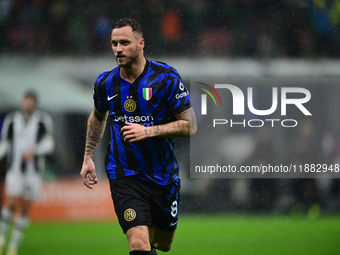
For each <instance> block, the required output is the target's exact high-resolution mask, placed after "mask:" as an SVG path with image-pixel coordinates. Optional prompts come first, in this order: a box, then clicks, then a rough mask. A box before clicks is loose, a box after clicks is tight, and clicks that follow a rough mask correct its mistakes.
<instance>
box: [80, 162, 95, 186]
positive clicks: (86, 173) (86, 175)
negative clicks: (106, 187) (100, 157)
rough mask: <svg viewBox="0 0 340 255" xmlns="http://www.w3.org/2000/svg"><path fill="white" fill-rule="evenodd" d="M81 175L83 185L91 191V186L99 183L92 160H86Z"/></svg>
mask: <svg viewBox="0 0 340 255" xmlns="http://www.w3.org/2000/svg"><path fill="white" fill-rule="evenodd" d="M80 175H81V178H82V180H83V184H84V185H85V186H86V187H88V188H89V189H92V187H91V186H93V185H95V184H97V183H98V179H97V175H96V168H95V165H94V162H93V161H92V159H85V160H84V162H83V166H82V168H81V171H80Z"/></svg>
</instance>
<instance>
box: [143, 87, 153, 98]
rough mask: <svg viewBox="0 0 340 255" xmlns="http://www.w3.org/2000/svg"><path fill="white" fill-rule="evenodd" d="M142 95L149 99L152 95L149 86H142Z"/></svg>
mask: <svg viewBox="0 0 340 255" xmlns="http://www.w3.org/2000/svg"><path fill="white" fill-rule="evenodd" d="M143 97H144V99H145V100H150V98H151V97H152V89H151V88H143Z"/></svg>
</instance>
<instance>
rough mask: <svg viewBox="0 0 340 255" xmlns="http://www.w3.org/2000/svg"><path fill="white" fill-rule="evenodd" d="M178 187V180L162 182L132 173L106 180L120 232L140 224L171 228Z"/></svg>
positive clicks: (173, 226) (175, 220)
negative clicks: (108, 182) (170, 182)
mask: <svg viewBox="0 0 340 255" xmlns="http://www.w3.org/2000/svg"><path fill="white" fill-rule="evenodd" d="M180 187H181V185H180V180H178V181H177V182H174V183H173V184H170V185H165V186H163V185H158V184H156V183H154V182H152V181H147V180H142V179H140V178H138V177H136V176H129V177H123V178H119V179H115V180H110V189H111V197H112V200H113V204H114V207H115V211H116V214H117V217H118V220H119V224H120V226H121V227H122V229H123V232H124V233H126V231H127V230H128V229H130V228H132V227H136V226H142V225H145V226H154V227H156V228H158V229H160V230H163V231H168V232H171V231H174V230H175V229H176V227H177V221H178V217H177V215H178V208H179V190H180Z"/></svg>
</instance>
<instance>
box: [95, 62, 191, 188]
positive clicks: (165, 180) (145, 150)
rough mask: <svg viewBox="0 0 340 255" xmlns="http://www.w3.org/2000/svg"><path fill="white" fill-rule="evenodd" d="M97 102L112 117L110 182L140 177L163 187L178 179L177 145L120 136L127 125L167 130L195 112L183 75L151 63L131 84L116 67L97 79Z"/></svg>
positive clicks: (108, 162) (108, 161) (170, 141)
mask: <svg viewBox="0 0 340 255" xmlns="http://www.w3.org/2000/svg"><path fill="white" fill-rule="evenodd" d="M93 99H94V104H95V107H96V108H97V110H98V111H100V112H107V111H109V115H110V120H109V121H110V122H111V127H110V129H111V141H110V143H109V147H108V154H107V158H106V170H107V175H108V177H109V179H116V178H120V177H125V176H131V175H138V176H141V177H142V178H147V179H150V180H152V181H154V182H156V183H158V184H160V185H166V184H169V183H172V182H174V181H176V180H177V179H178V170H179V167H178V163H177V161H176V157H175V150H174V139H172V138H165V137H153V138H148V139H146V140H143V141H140V142H134V143H126V142H124V139H123V136H122V134H121V131H120V130H121V128H122V126H123V125H125V124H124V123H125V122H132V123H138V124H141V125H144V126H153V125H161V124H166V123H169V122H172V121H174V120H176V118H175V116H174V115H175V114H176V113H180V112H182V111H184V110H187V109H189V108H190V106H191V104H190V99H189V91H188V90H187V88H186V87H185V86H184V85H183V82H182V80H181V77H180V75H179V73H178V72H177V70H175V69H174V68H172V67H171V66H169V65H168V64H165V63H160V62H153V61H149V60H147V61H146V65H145V68H144V71H143V73H142V74H141V75H140V76H139V77H138V78H137V79H136V80H135V81H134V82H133V83H129V82H127V81H125V80H124V79H122V78H121V77H120V75H119V67H116V68H114V69H113V70H111V71H108V72H104V73H102V74H101V75H100V76H99V77H98V78H97V80H96V82H95V85H94V94H93Z"/></svg>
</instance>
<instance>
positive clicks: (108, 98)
mask: <svg viewBox="0 0 340 255" xmlns="http://www.w3.org/2000/svg"><path fill="white" fill-rule="evenodd" d="M116 96H118V94H116V95H114V96H112V97H109V96H107V101H110V100H111V99H112V98H115V97H116Z"/></svg>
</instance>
